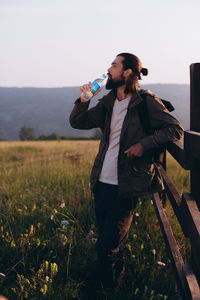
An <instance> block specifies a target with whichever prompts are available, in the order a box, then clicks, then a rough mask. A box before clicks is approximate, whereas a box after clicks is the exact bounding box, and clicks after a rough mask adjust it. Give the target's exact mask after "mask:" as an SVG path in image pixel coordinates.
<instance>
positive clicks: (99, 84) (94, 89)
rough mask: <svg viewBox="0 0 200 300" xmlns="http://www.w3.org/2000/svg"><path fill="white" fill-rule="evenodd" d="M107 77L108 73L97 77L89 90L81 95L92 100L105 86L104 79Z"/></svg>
mask: <svg viewBox="0 0 200 300" xmlns="http://www.w3.org/2000/svg"><path fill="white" fill-rule="evenodd" d="M105 79H106V74H103V75H102V77H101V78H97V79H95V80H94V81H93V83H92V86H91V88H90V89H89V90H88V91H87V92H83V93H82V94H81V97H83V98H84V99H85V100H87V101H88V100H90V99H91V98H92V97H93V95H94V94H95V93H96V92H97V91H98V90H99V89H100V88H101V87H102V86H103V83H104V80H105Z"/></svg>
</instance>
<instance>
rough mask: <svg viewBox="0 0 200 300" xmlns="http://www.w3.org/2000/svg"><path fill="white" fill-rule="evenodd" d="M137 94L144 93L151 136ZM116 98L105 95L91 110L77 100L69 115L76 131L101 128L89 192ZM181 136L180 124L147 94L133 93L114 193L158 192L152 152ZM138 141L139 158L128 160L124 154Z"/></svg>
mask: <svg viewBox="0 0 200 300" xmlns="http://www.w3.org/2000/svg"><path fill="white" fill-rule="evenodd" d="M141 93H146V103H147V108H148V114H149V121H150V125H151V128H152V129H153V130H155V131H156V133H155V134H152V135H147V133H146V132H145V130H144V127H143V126H142V124H141V120H140V117H139V112H138V104H139V103H140V102H141V101H143V98H142V97H141V96H140V95H141ZM115 99H116V96H115V93H114V91H111V92H109V93H108V94H107V95H106V96H104V97H103V98H102V99H100V100H99V103H98V104H97V105H96V106H95V107H93V108H91V109H88V107H89V102H90V101H88V102H84V103H82V102H80V99H77V100H76V102H75V106H74V108H73V110H72V112H71V115H70V124H71V126H72V127H73V128H76V129H91V128H101V130H102V138H101V142H100V146H99V152H98V154H97V156H96V159H95V162H94V165H93V168H92V172H91V189H92V191H93V192H94V188H95V184H96V182H97V181H98V178H99V175H100V172H101V169H102V166H103V161H104V157H105V154H106V151H107V149H108V146H109V134H110V123H111V117H112V109H113V105H114V102H115ZM182 135H183V128H182V126H181V124H180V123H179V122H178V121H177V120H176V119H175V118H174V117H173V116H172V115H171V114H170V113H169V112H168V110H167V109H166V108H165V106H164V105H163V104H162V102H161V100H160V99H159V98H158V97H157V96H155V95H153V94H152V93H151V92H150V91H144V90H136V91H135V92H134V93H133V95H132V97H131V100H130V102H129V106H128V109H127V114H126V116H125V119H124V122H123V125H122V130H121V135H120V145H119V155H118V190H119V195H120V196H121V197H124V198H126V197H131V196H140V195H145V194H152V193H154V192H159V191H162V190H163V188H164V186H163V182H162V178H161V176H160V173H159V169H158V166H157V165H156V164H155V163H154V159H153V151H154V150H155V149H158V148H160V147H164V146H165V145H166V144H167V143H169V142H172V141H176V140H179V139H180V138H181V137H182ZM138 142H140V143H141V144H142V145H143V147H144V150H145V152H144V154H143V156H142V157H139V158H138V157H134V158H128V157H127V155H126V154H125V153H124V151H125V150H127V149H128V148H130V147H131V146H132V145H134V144H136V143H138Z"/></svg>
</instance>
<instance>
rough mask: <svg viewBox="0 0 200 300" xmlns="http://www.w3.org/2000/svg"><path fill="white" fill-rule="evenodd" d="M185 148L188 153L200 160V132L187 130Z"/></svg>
mask: <svg viewBox="0 0 200 300" xmlns="http://www.w3.org/2000/svg"><path fill="white" fill-rule="evenodd" d="M184 148H185V151H186V154H187V155H189V156H193V157H195V158H196V159H197V160H200V132H195V131H185V137H184Z"/></svg>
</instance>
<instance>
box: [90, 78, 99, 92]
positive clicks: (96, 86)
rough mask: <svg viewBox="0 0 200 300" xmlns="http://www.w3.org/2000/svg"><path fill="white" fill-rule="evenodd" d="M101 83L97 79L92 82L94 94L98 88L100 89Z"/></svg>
mask: <svg viewBox="0 0 200 300" xmlns="http://www.w3.org/2000/svg"><path fill="white" fill-rule="evenodd" d="M100 87H101V86H100V85H99V84H98V83H97V82H96V81H94V82H93V83H92V87H91V89H90V90H91V92H92V94H93V95H94V94H95V93H96V91H98V89H100Z"/></svg>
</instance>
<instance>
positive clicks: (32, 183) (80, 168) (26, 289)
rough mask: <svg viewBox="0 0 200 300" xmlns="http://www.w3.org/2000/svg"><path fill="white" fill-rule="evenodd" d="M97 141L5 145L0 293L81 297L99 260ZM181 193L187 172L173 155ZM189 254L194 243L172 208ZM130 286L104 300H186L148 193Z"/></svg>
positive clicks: (132, 245) (131, 256)
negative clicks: (93, 173) (93, 174)
mask: <svg viewBox="0 0 200 300" xmlns="http://www.w3.org/2000/svg"><path fill="white" fill-rule="evenodd" d="M97 149H98V142H97V141H54V142H50V141H46V142H1V143H0V182H1V183H0V245H1V246H0V273H1V274H0V293H2V294H4V295H5V296H6V297H8V298H9V300H11V299H58V300H59V299H82V293H81V291H82V287H83V286H84V282H85V278H86V277H87V275H88V273H89V270H90V268H91V267H92V264H93V263H94V261H95V259H96V251H95V241H96V229H95V217H94V207H93V199H92V195H91V193H90V185H89V175H90V170H91V167H92V164H93V160H94V157H95V155H96V152H97ZM168 169H169V173H170V174H171V175H170V176H172V178H173V181H174V182H176V183H177V186H178V189H179V191H180V192H181V193H182V192H183V191H185V190H188V189H189V176H188V173H185V172H183V171H182V170H181V169H180V168H179V167H178V166H177V165H176V164H175V162H174V161H173V160H172V158H171V157H168ZM167 211H168V214H169V217H170V219H171V221H172V223H173V227H174V230H175V231H176V234H177V237H178V239H179V242H180V246H181V249H182V252H183V255H184V256H185V257H186V259H187V257H189V255H188V253H189V252H188V249H189V247H188V245H187V242H185V239H184V237H183V235H182V233H181V231H180V228H179V227H178V225H177V222H176V221H175V219H174V216H173V214H172V211H171V210H170V208H168V205H167ZM126 269H127V281H128V284H127V288H126V290H124V291H118V290H117V289H116V290H115V292H114V295H105V299H118V300H119V299H142V300H145V299H148V300H149V299H151V300H154V299H170V300H171V299H172V300H178V299H179V298H180V296H179V292H178V290H177V287H176V283H175V278H174V276H173V275H172V274H173V273H172V270H171V264H170V260H169V258H168V255H167V253H166V250H165V246H164V241H163V238H162V234H161V232H160V227H159V224H158V221H157V217H156V215H155V211H154V208H153V205H152V202H151V201H150V199H149V198H146V199H140V201H139V203H138V206H137V208H136V213H135V216H134V220H133V224H132V227H131V231H130V234H129V240H128V242H127V244H126Z"/></svg>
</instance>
